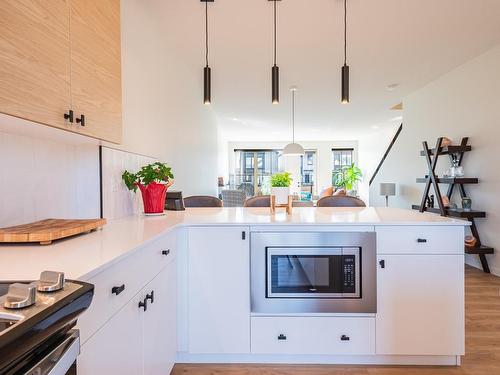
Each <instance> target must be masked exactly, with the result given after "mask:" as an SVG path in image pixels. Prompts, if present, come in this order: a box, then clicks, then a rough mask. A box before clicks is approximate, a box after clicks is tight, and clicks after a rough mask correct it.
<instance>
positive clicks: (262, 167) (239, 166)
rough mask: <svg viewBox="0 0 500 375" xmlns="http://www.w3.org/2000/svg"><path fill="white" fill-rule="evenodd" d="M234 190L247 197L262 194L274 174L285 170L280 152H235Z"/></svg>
mask: <svg viewBox="0 0 500 375" xmlns="http://www.w3.org/2000/svg"><path fill="white" fill-rule="evenodd" d="M234 153H235V171H234V173H235V174H234V186H233V187H234V188H236V189H242V190H245V192H246V193H247V196H252V195H255V194H257V193H259V192H261V190H262V187H263V185H264V184H265V183H266V181H267V180H269V178H270V176H271V175H272V174H274V173H277V172H280V171H282V170H283V167H282V163H281V152H280V150H235V151H234Z"/></svg>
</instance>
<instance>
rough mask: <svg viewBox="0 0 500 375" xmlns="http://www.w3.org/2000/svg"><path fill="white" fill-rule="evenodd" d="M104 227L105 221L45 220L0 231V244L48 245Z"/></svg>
mask: <svg viewBox="0 0 500 375" xmlns="http://www.w3.org/2000/svg"><path fill="white" fill-rule="evenodd" d="M104 225H106V219H89V220H66V219H45V220H40V221H36V222H34V223H29V224H23V225H17V226H15V227H9V228H2V229H0V243H15V242H17V243H23V242H39V243H40V245H50V244H51V243H52V241H55V240H59V239H61V238H66V237H71V236H76V235H77V234H82V233H90V232H93V231H95V230H97V229H98V228H101V227H103V226H104Z"/></svg>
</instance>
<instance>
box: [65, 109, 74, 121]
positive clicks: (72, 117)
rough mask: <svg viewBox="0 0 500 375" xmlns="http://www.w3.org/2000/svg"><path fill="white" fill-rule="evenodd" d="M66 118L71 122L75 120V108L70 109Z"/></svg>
mask: <svg viewBox="0 0 500 375" xmlns="http://www.w3.org/2000/svg"><path fill="white" fill-rule="evenodd" d="M64 119H65V120H69V122H71V123H72V122H73V120H74V114H73V110H72V109H70V110H69V111H68V113H65V114H64Z"/></svg>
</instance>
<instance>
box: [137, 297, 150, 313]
mask: <svg viewBox="0 0 500 375" xmlns="http://www.w3.org/2000/svg"><path fill="white" fill-rule="evenodd" d="M141 307H142V308H143V309H144V311H146V310H147V309H148V300H147V299H146V298H144V300H143V301H141V302H139V308H141Z"/></svg>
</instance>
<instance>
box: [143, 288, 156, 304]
mask: <svg viewBox="0 0 500 375" xmlns="http://www.w3.org/2000/svg"><path fill="white" fill-rule="evenodd" d="M145 300H150V301H151V303H154V302H155V291H154V290H152V291H151V293H149V294H146V298H145Z"/></svg>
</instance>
